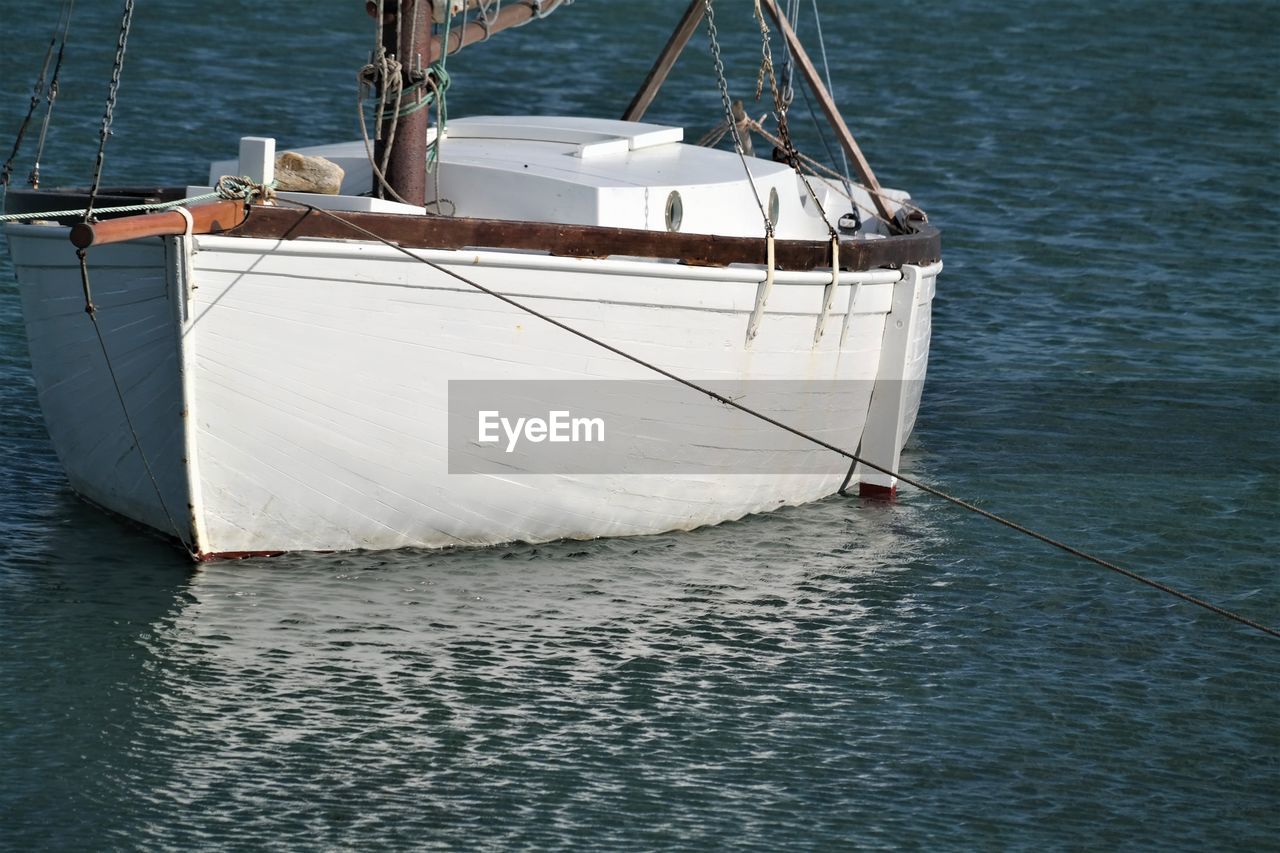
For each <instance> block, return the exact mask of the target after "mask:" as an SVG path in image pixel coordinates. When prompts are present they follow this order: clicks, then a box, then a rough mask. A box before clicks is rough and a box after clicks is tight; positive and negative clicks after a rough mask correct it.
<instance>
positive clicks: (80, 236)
mask: <svg viewBox="0 0 1280 853" xmlns="http://www.w3.org/2000/svg"><path fill="white" fill-rule="evenodd" d="M187 210H188V212H189V213H190V214H191V233H192V234H217V233H219V232H221V231H229V230H230V229H232V228H235V227H236V226H237V225H240V224H241V223H243V222H244V220H245V207H244V202H243V201H214V202H210V203H208V204H197V205H195V206H193V207H189V208H187ZM185 233H187V220H186V217H184V216H183V215H182V214H181V213H178V211H176V210H164V211H161V212H159V213H144V214H142V215H141V216H124V217H121V218H119V219H107V220H105V221H103V222H81V223H80V224H78V225H74V226H72V228H71V242H72V243H73V244H74V245H75V247H76V248H77V249H87V248H89V247H90V246H105V245H107V244H108V243H123V242H125V241H126V240H137V239H139V238H141V237H167V236H171V235H175V234H185Z"/></svg>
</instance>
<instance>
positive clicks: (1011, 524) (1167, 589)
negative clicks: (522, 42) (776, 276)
mask: <svg viewBox="0 0 1280 853" xmlns="http://www.w3.org/2000/svg"><path fill="white" fill-rule="evenodd" d="M285 203H286V204H292V205H295V206H297V207H301V208H305V209H307V210H309V211H311V212H312V213H319V214H322V215H324V216H328V217H330V218H331V219H334V220H336V221H338V222H340V223H342V224H344V225H346V226H347V227H348V228H350V229H351V230H352V231H355V232H358V233H360V234H363V235H364V236H366V237H368V238H369V239H371V240H376V241H377V242H379V243H382V244H383V245H385V246H387V247H388V248H390V249H394V250H395V251H397V252H399V253H401V254H403V255H406V256H408V257H410V258H412V259H413V260H415V261H418V262H419V263H423V264H426V265H427V266H429V267H431V268H432V269H434V270H436V271H437V272H440V273H443V274H444V275H447V276H449V277H451V278H454V279H457V280H458V281H460V282H462V283H463V284H465V285H467V286H468V287H471V288H474V289H475V290H478V291H479V292H481V293H484V294H486V295H488V296H492V297H493V298H495V299H498V300H500V301H502V302H505V303H506V304H508V305H510V306H511V307H513V308H516V309H517V310H519V311H523V312H524V313H526V314H529V315H531V316H533V317H537V318H538V319H540V320H543V321H544V322H547V323H550V324H551V325H553V326H555V327H556V328H559V329H562V330H564V331H566V332H568V333H569V334H571V335H574V336H576V337H578V338H581V339H582V340H585V341H587V342H589V343H591V344H594V345H595V346H598V347H601V348H602V349H605V350H608V351H609V352H611V353H613V354H614V355H617V356H619V357H621V358H624V359H626V360H627V361H630V362H632V363H634V364H637V365H639V366H641V367H644V368H646V369H648V370H651V371H653V372H654V373H657V374H659V375H660V376H664V377H666V378H667V379H670V380H672V381H673V382H677V383H679V384H680V385H683V386H685V387H686V388H689V389H691V390H693V391H697V392H698V393H700V394H705V395H706V396H708V397H710V398H711V399H713V400H715V401H717V402H719V403H722V404H724V405H726V406H730V407H732V408H734V409H737V410H738V411H740V412H743V413H744V414H747V415H750V416H751V417H754V418H757V419H758V420H761V421H763V422H765V423H767V424H770V425H772V426H775V427H777V428H779V429H781V430H784V431H785V432H789V433H791V434H792V435H794V436H797V437H798V438H802V439H804V440H805V441H808V442H811V443H812V444H815V445H817V446H818V447H821V448H824V449H826V450H830V451H831V452H832V453H836V454H838V455H840V456H843V457H844V458H846V459H849V460H850V461H852V462H854V463H858V464H861V465H864V466H865V467H867V468H870V469H872V470H874V471H879V472H880V473H882V474H886V475H888V476H890V477H896V478H897V479H898V480H899V481H901V482H903V483H906V484H907V485H908V486H912V487H914V488H917V489H919V490H920V491H922V492H925V493H927V494H930V495H933V496H934V497H937V498H940V499H942V500H944V501H947V502H948V503H951V504H953V505H955V506H958V507H960V508H962V509H966V510H968V511H969V512H972V513H975V514H977V515H980V516H982V517H983V518H986V519H988V520H990V521H994V522H996V523H997V524H1000V525H1003V526H1005V527H1008V528H1009V529H1011V530H1015V531H1017V532H1019V533H1022V534H1023V535H1025V536H1029V537H1031V538H1033V539H1036V540H1038V541H1040V542H1043V543H1045V544H1046V545H1052V546H1053V547H1055V548H1058V549H1059V550H1062V551H1065V552H1066V553H1068V554H1071V555H1073V556H1075V557H1079V558H1080V559H1083V560H1087V561H1088V562H1091V563H1094V564H1095V565H1098V566H1101V567H1103V568H1105V569H1108V570H1110V571H1113V572H1116V573H1117V574H1121V575H1124V576H1125V577H1127V578H1129V579H1131V580H1135V581H1137V582H1139V583H1142V584H1146V585H1147V586H1150V587H1152V588H1154V589H1158V590H1160V591H1161V592H1164V593H1166V594H1168V595H1172V596H1174V597H1176V598H1179V599H1181V600H1183V601H1185V602H1188V603H1190V604H1194V605H1196V606H1197V607H1201V608H1203V609H1205V610H1208V611H1210V612H1211V613H1215V614H1217V615H1218V616H1222V617H1224V618H1227V619H1231V620H1233V621H1235V622H1238V623H1240V624H1241V625H1245V626H1247V627H1249V628H1253V629H1255V630H1257V631H1260V632H1262V633H1264V634H1267V635H1269V636H1271V637H1276V638H1280V631H1278V630H1276V629H1275V628H1270V627H1268V626H1266V625H1263V624H1261V623H1259V622H1255V621H1254V620H1252V619H1249V618H1247V617H1245V616H1241V615H1239V614H1238V613H1233V612H1232V611H1230V610H1227V609H1225V608H1223V607H1219V606H1218V605H1216V604H1212V603H1210V602H1208V601H1205V600H1203V599H1200V598H1197V597H1195V596H1193V595H1189V594H1187V593H1185V592H1182V591H1181V590H1178V589H1175V588H1173V587H1171V586H1169V585H1167V584H1164V583H1161V582H1160V581H1157V580H1153V579H1151V578H1148V577H1145V576H1144V575H1140V574H1138V573H1137V572H1134V571H1132V570H1130V569H1126V568H1124V567H1122V566H1119V565H1116V564H1115V563H1112V562H1110V561H1108V560H1104V559H1102V558H1101V557H1096V556H1094V555H1092V554H1090V553H1088V552H1086V551H1083V550H1081V549H1079V548H1076V547H1074V546H1072V545H1068V544H1066V543H1065V542H1060V541H1059V540H1057V539H1053V538H1051V537H1049V536H1046V535H1045V534H1043V533H1039V532H1038V531H1035V530H1032V529H1031V528H1029V527H1026V526H1024V525H1022V524H1019V523H1018V522H1016V521H1012V520H1010V519H1008V518H1005V517H1003V516H1000V515H997V514H995V513H993V512H989V511H988V510H985V509H982V508H981V507H978V506H975V505H974V504H972V503H970V502H968V501H966V500H963V499H961V498H958V497H955V496H954V495H951V494H949V493H947V492H944V491H942V490H941V489H938V488H935V487H933V486H930V485H928V484H927V483H924V482H922V481H920V480H917V479H915V478H914V477H909V476H905V475H903V474H901V473H899V472H897V471H893V470H891V469H889V468H886V467H884V466H882V465H878V464H876V463H874V462H871V461H869V460H867V459H864V458H862V457H861V456H859V455H858V454H856V453H854V452H852V451H849V450H846V449H844V448H842V447H839V446H837V445H834V444H831V443H830V442H827V441H824V440H822V439H821V438H818V437H817V436H815V435H810V434H809V433H806V432H805V431H803V430H801V429H798V428H796V427H793V426H791V425H790V424H787V423H784V422H782V421H780V420H778V419H776V418H774V417H771V416H770V415H767V414H765V413H764V412H760V411H757V410H755V409H752V408H751V407H749V406H746V405H743V404H742V403H740V402H738V401H737V400H735V399H733V398H731V397H726V396H725V395H723V394H719V393H717V392H715V391H713V390H711V389H710V388H707V387H705V386H703V385H700V384H698V383H696V382H693V381H691V380H689V379H685V378H684V377H682V376H678V375H677V374H675V373H672V372H671V371H669V370H666V369H664V368H662V367H659V366H658V365H656V364H653V363H652V362H649V361H645V360H644V359H642V358H640V357H639V356H636V355H632V354H631V353H629V352H626V351H625V350H622V349H619V348H618V347H615V346H613V345H612V344H610V343H607V342H605V341H603V340H601V339H599V338H597V337H594V336H592V335H590V334H588V333H587V332H583V331H581V330H579V329H577V328H574V327H573V326H570V325H569V324H568V323H565V322H564V321H562V320H557V319H555V318H554V317H552V316H550V315H549V314H544V313H542V312H541V311H538V310H537V309H535V308H531V307H530V306H528V305H525V304H524V303H523V302H520V301H519V300H517V299H513V298H512V297H510V296H507V295H505V294H503V293H499V292H497V291H496V290H492V289H490V288H488V287H485V286H484V285H482V284H480V283H479V282H476V281H472V280H471V279H469V278H467V277H466V276H464V275H461V274H460V273H456V272H454V271H453V270H451V269H448V268H447V267H445V266H443V265H441V264H438V263H435V262H434V261H431V260H428V259H427V258H424V257H422V256H421V255H419V254H416V253H414V252H413V251H412V250H410V249H406V248H405V247H404V246H401V245H399V244H398V243H395V242H393V241H391V240H388V239H386V238H385V237H382V236H380V235H378V234H376V233H374V232H373V231H370V230H368V229H367V228H363V227H361V226H360V225H357V224H356V223H354V222H351V221H350V220H347V219H344V218H342V217H341V216H339V215H337V214H336V213H334V212H333V211H329V210H325V209H323V208H319V207H316V206H314V205H311V204H306V203H305V202H295V201H292V200H285Z"/></svg>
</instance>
